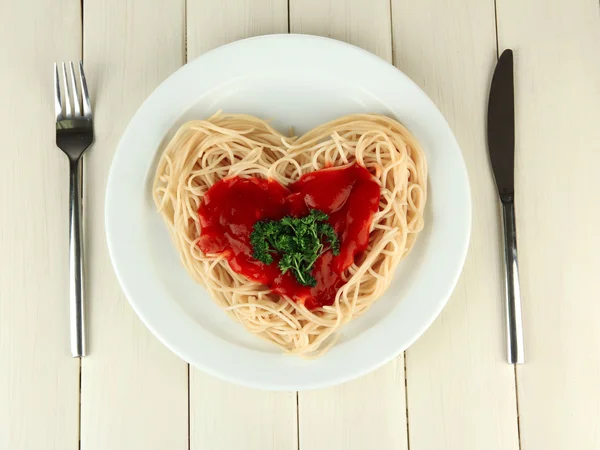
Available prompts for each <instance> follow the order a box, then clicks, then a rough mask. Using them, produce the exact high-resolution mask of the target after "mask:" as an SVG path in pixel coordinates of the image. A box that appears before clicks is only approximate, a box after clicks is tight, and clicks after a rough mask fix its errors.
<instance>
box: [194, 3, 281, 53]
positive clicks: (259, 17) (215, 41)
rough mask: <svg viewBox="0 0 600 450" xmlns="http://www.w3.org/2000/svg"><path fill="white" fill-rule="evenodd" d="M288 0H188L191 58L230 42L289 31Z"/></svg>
mask: <svg viewBox="0 0 600 450" xmlns="http://www.w3.org/2000/svg"><path fill="white" fill-rule="evenodd" d="M287 13H288V11H287V0H188V1H187V55H188V61H189V60H191V59H192V58H195V57H196V56H199V55H200V54H202V53H204V52H206V51H208V50H212V49H213V48H216V47H219V46H220V45H224V44H227V43H229V42H233V41H237V40H239V39H244V38H248V37H253V36H260V35H263V34H275V33H287V31H288V22H287V20H288V19H287Z"/></svg>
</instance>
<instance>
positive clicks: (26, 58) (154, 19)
mask: <svg viewBox="0 0 600 450" xmlns="http://www.w3.org/2000/svg"><path fill="white" fill-rule="evenodd" d="M286 32H292V33H310V34H319V35H324V36H330V37H334V38H336V39H340V40H344V41H348V42H351V43H353V44H356V45H358V46H360V47H363V48H365V49H367V50H369V51H372V52H374V53H376V54H378V55H380V56H381V57H383V58H385V59H387V60H388V61H391V62H393V63H394V64H396V65H397V66H398V67H399V68H401V69H402V70H403V71H404V72H405V73H406V74H408V75H409V76H410V77H411V78H412V79H413V80H414V81H416V82H417V83H418V84H419V85H420V86H421V87H422V88H423V89H424V90H425V91H426V92H427V94H429V96H430V97H431V98H432V99H433V100H434V102H435V103H436V104H437V105H438V107H439V108H440V109H441V110H442V112H443V113H444V115H445V116H446V118H447V120H448V121H449V123H450V125H451V127H452V128H453V130H454V132H455V134H456V136H457V138H458V141H459V143H460V145H461V147H462V150H463V154H464V157H465V160H466V162H467V166H468V170H469V175H470V180H471V186H472V191H473V211H474V218H473V234H472V240H471V246H470V251H469V256H468V259H467V262H466V265H465V269H464V272H463V274H462V277H461V279H460V282H459V284H458V286H457V288H456V290H455V292H454V295H453V296H452V298H451V300H450V302H449V303H448V306H447V307H446V309H445V310H444V312H443V313H442V314H441V316H440V317H439V318H438V320H437V321H436V322H435V323H434V325H433V326H432V327H431V328H430V329H429V330H428V331H427V333H426V334H425V335H424V336H423V337H422V338H421V339H420V340H419V341H418V342H417V343H416V344H415V345H413V346H412V347H411V348H410V349H409V350H407V351H406V352H405V354H404V355H400V356H399V357H398V358H397V359H396V360H394V361H393V362H391V363H390V364H388V365H386V366H385V367H383V368H381V369H380V370H378V371H376V372H374V373H372V374H370V375H368V376H366V377H363V378H361V379H358V380H356V381H353V382H350V383H347V384H344V385H341V386H338V387H335V388H331V389H326V390H321V391H314V392H302V393H296V392H285V393H268V392H261V391H254V390H250V389H246V388H241V387H237V386H233V385H230V384H228V383H226V382H222V381H219V380H216V379H214V378H211V377H210V376H207V375H205V374H204V373H202V372H201V371H199V370H196V369H194V368H193V367H189V366H188V365H187V364H186V363H184V362H183V361H181V360H180V359H178V358H177V357H176V356H174V355H173V354H171V353H170V352H169V351H168V350H167V349H166V348H164V347H163V346H162V345H161V344H160V343H159V342H158V341H157V340H156V339H155V338H154V337H153V336H152V335H151V334H150V333H149V332H148V331H147V330H146V329H145V328H144V326H143V325H142V323H141V322H140V321H139V320H138V319H137V317H136V316H135V314H134V313H133V311H132V309H131V308H130V306H129V304H128V303H127V301H126V299H125V298H124V296H123V294H122V293H121V290H120V288H119V285H118V283H117V280H116V279H115V276H114V275H113V271H112V268H111V265H110V262H109V258H108V253H107V248H106V243H105V238H104V225H103V223H104V218H103V210H104V189H105V184H106V178H107V174H108V170H109V167H110V164H111V160H112V156H113V153H114V150H115V146H116V144H117V142H118V140H119V137H120V135H121V133H122V132H123V130H124V128H125V126H126V125H127V123H128V121H129V119H130V118H131V116H132V114H133V113H134V112H135V110H136V109H137V108H138V106H139V105H140V103H141V102H142V101H143V100H144V98H145V97H146V96H147V95H148V94H149V93H150V92H151V91H152V89H154V87H156V86H157V85H158V84H159V83H160V82H161V81H163V80H164V79H165V78H166V77H167V76H168V75H169V74H171V73H172V72H173V71H174V70H176V69H177V68H178V67H179V66H181V65H182V64H185V62H186V60H189V59H191V58H194V57H196V56H198V55H200V54H201V53H203V52H205V51H207V50H209V49H211V48H213V47H216V46H219V45H221V44H224V43H227V42H230V41H233V40H236V39H240V38H244V37H247V36H253V35H260V34H268V33H286ZM506 47H511V48H513V49H514V50H515V66H516V73H515V77H516V113H517V156H516V166H517V174H516V180H517V181H516V183H517V208H518V210H517V214H518V235H519V246H520V262H521V279H522V286H521V287H522V292H523V301H524V311H523V315H524V324H525V332H526V336H525V337H526V351H527V363H526V364H525V365H523V366H519V367H517V368H516V369H515V368H514V367H513V366H510V365H508V364H506V363H505V350H504V342H505V341H504V333H503V330H504V322H503V303H502V302H503V292H502V279H501V248H500V242H501V241H500V236H501V235H500V229H499V210H498V207H497V203H496V193H495V187H494V185H493V182H492V176H491V172H490V168H489V164H488V156H487V147H486V143H485V116H486V105H487V94H488V89H489V83H490V79H491V73H492V69H493V66H494V63H495V58H496V55H497V52H498V50H502V49H504V48H506ZM79 58H83V60H84V63H85V67H86V73H87V76H88V84H89V85H90V89H91V94H92V96H93V103H94V107H95V125H96V142H95V144H94V145H93V147H92V149H91V151H90V152H89V153H88V154H87V156H86V160H85V165H86V170H85V190H86V197H85V202H86V203H85V207H86V212H85V215H86V220H87V222H86V258H87V274H88V289H87V292H88V301H89V309H88V313H89V316H88V319H89V320H88V323H89V330H88V337H89V342H90V349H89V350H90V354H89V356H88V357H86V358H84V359H83V360H82V361H80V360H78V359H72V358H71V357H70V355H69V346H68V285H67V281H68V261H67V252H66V251H67V239H68V236H67V214H68V211H67V206H68V205H67V181H68V179H67V161H66V159H65V157H64V156H63V155H62V153H61V152H60V151H59V150H58V149H56V148H55V146H54V123H53V116H52V78H51V68H52V62H53V61H60V60H69V59H75V60H76V59H79ZM0 137H1V139H2V147H1V148H0V450H44V449H57V450H75V449H82V450H138V449H139V450H153V449H157V450H159V449H160V450H163V449H169V450H187V449H192V450H205V449H210V450H212V449H250V450H268V449H281V450H288V449H289V450H292V449H294V450H298V449H301V450H318V449H323V450H353V449H357V450H358V449H360V450H362V449H403V450H405V449H410V450H437V449H456V450H495V449H498V450H500V449H501V450H553V449H556V450H567V449H574V450H584V449H590V450H597V449H599V448H600V212H599V209H600V13H599V4H598V0H495V1H494V0H420V1H414V0H391V2H390V0H187V2H186V1H185V0H171V1H165V0H81V2H80V0H29V1H11V0H0Z"/></svg>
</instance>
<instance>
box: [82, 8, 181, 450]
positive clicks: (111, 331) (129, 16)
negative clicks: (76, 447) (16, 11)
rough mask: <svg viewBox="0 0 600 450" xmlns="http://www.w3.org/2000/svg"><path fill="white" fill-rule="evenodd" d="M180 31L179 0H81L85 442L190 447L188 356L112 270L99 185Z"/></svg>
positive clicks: (174, 52) (176, 46)
mask: <svg viewBox="0 0 600 450" xmlns="http://www.w3.org/2000/svg"><path fill="white" fill-rule="evenodd" d="M183 29H184V2H183V1H172V2H168V3H167V2H162V1H160V0H154V1H148V0H128V1H121V0H86V1H85V4H84V64H85V68H86V75H87V78H88V83H89V85H90V89H91V94H92V96H93V98H92V103H93V106H94V114H95V117H94V125H95V134H96V142H95V144H94V145H93V146H92V148H91V149H90V152H89V155H88V158H87V160H86V174H85V175H86V178H85V180H86V181H84V182H85V188H86V192H87V195H86V207H87V209H86V213H85V215H86V218H87V219H88V221H87V230H86V231H87V237H88V243H87V244H88V245H87V261H88V266H87V269H88V275H89V277H88V279H89V284H88V293H89V297H88V299H89V305H90V308H89V318H90V320H89V323H90V328H89V337H90V339H89V343H90V348H89V351H90V354H89V356H87V357H86V358H84V359H83V371H82V412H81V447H82V449H84V450H95V449H98V450H105V449H111V450H117V449H118V450H121V449H123V450H129V449H144V450H150V449H157V450H159V449H160V450H163V449H166V448H168V449H173V450H184V449H187V448H188V446H187V440H188V427H187V399H188V388H187V387H188V380H187V364H185V363H184V362H183V361H181V360H180V359H178V358H177V357H176V356H175V355H173V354H172V353H171V352H169V351H168V350H167V349H166V348H165V347H163V346H162V345H161V344H160V343H159V342H158V340H157V339H156V338H155V337H153V336H152V335H151V334H150V332H149V331H148V330H147V329H146V328H145V327H144V325H143V324H142V322H141V321H140V320H139V319H138V318H137V317H136V315H135V314H134V312H133V310H132V309H131V307H130V306H129V304H128V302H127V300H126V299H125V297H124V295H123V294H122V293H121V289H120V287H119V284H118V282H117V280H116V277H115V276H114V275H113V270H112V267H111V264H110V261H109V257H108V251H107V247H106V241H105V237H104V193H105V188H106V181H107V177H108V171H109V168H110V165H111V162H112V157H113V154H114V151H115V147H116V146H117V143H118V141H119V139H120V136H121V134H122V133H123V131H124V129H125V127H126V125H127V123H128V122H129V120H130V118H131V116H132V115H133V113H134V112H135V111H136V109H137V108H138V107H139V106H140V104H141V103H142V101H143V100H144V99H145V98H146V97H147V95H148V94H150V92H151V91H152V90H153V89H154V88H155V87H156V86H157V85H158V84H159V83H160V82H161V81H163V80H164V79H165V78H166V77H167V76H168V75H169V74H170V73H171V72H173V71H174V70H176V69H177V68H178V67H179V66H180V65H181V64H182V63H183V55H184V40H183ZM132 226H135V224H132Z"/></svg>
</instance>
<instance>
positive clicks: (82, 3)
mask: <svg viewBox="0 0 600 450" xmlns="http://www.w3.org/2000/svg"><path fill="white" fill-rule="evenodd" d="M84 4H85V1H84V0H80V1H79V13H80V20H81V62H83V56H84V54H83V50H84V46H83V24H84V21H83V10H84ZM84 169H85V166H84ZM83 224H84V227H85V215H84V217H83ZM77 359H79V386H78V393H77V394H78V396H79V398H78V399H77V449H78V450H81V397H82V395H81V379H82V376H81V375H82V371H83V358H77Z"/></svg>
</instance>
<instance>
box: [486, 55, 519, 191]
mask: <svg viewBox="0 0 600 450" xmlns="http://www.w3.org/2000/svg"><path fill="white" fill-rule="evenodd" d="M487 123H488V129H487V137H488V149H489V153H490V160H491V162H492V168H493V169H494V178H495V179H496V186H497V187H498V193H499V195H500V198H501V199H502V198H503V197H504V198H505V199H507V200H508V197H511V198H512V197H513V196H514V193H515V176H514V175H515V87H514V77H513V52H512V50H510V49H508V50H504V52H503V53H502V55H501V56H500V59H499V60H498V64H497V65H496V70H494V76H493V78H492V87H491V89H490V99H489V103H488V122H487ZM503 201H504V200H503Z"/></svg>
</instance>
